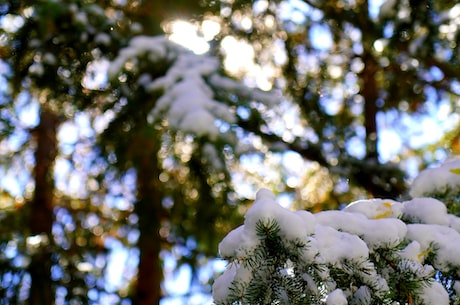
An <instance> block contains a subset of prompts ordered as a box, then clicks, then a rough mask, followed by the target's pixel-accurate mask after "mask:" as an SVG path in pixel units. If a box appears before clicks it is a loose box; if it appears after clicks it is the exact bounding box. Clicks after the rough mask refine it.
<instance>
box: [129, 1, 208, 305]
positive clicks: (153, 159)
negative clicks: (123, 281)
mask: <svg viewBox="0 0 460 305" xmlns="http://www.w3.org/2000/svg"><path fill="white" fill-rule="evenodd" d="M202 12H203V7H201V6H200V4H199V2H193V1H168V0H161V1H158V0H144V1H142V2H141V4H140V5H139V6H137V7H136V8H135V9H134V10H133V11H131V12H130V13H129V14H128V15H130V16H131V17H132V19H133V20H136V21H137V22H139V23H140V24H141V25H142V28H143V34H144V35H150V36H155V35H161V34H164V32H163V29H162V22H166V21H169V20H171V19H173V18H180V17H190V16H191V15H193V14H198V13H202ZM145 126H148V124H147V122H145ZM134 143H135V144H134V145H135V146H136V147H135V148H134V149H135V150H136V152H135V153H133V156H135V157H134V158H135V159H136V160H133V161H134V163H135V164H136V165H135V166H136V172H137V201H136V205H135V212H136V214H137V216H138V217H139V220H138V227H139V240H138V242H137V246H138V249H139V256H140V257H139V265H138V275H137V286H136V296H135V297H134V304H137V305H157V304H159V303H160V299H161V281H162V280H163V268H162V266H161V259H160V251H161V248H162V245H161V244H162V238H161V236H160V233H159V230H160V227H161V221H162V220H163V219H164V218H165V217H166V215H165V213H166V211H165V210H164V209H163V206H162V204H161V201H162V198H163V194H162V189H163V186H162V185H161V182H160V180H159V175H160V173H161V169H160V166H159V164H158V151H159V149H160V148H161V147H160V145H161V139H160V138H159V135H158V134H157V132H156V131H155V130H149V128H148V127H144V129H143V130H142V131H140V132H139V133H138V135H137V138H136V139H134Z"/></svg>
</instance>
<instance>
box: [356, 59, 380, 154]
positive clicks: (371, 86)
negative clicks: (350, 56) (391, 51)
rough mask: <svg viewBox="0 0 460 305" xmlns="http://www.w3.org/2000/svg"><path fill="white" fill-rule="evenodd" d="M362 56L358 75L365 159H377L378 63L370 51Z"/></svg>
mask: <svg viewBox="0 0 460 305" xmlns="http://www.w3.org/2000/svg"><path fill="white" fill-rule="evenodd" d="M364 52H365V54H363V60H364V69H363V71H362V72H361V74H360V77H361V80H362V88H361V95H362V96H363V98H364V127H365V130H366V159H374V160H377V159H378V150H377V132H378V130H377V110H378V108H377V99H378V97H379V86H378V84H377V79H376V76H377V71H378V69H379V67H378V63H377V62H376V61H375V59H374V57H373V56H372V54H371V53H370V51H367V50H365V51H364Z"/></svg>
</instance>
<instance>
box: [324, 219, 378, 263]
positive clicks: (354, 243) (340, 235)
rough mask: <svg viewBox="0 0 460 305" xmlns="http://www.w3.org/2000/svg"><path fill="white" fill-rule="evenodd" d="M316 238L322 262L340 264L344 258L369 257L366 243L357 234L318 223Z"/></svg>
mask: <svg viewBox="0 0 460 305" xmlns="http://www.w3.org/2000/svg"><path fill="white" fill-rule="evenodd" d="M315 239H316V241H317V246H318V249H319V253H320V259H321V262H322V263H327V264H332V265H339V264H341V263H342V262H343V261H344V260H356V259H357V260H364V259H367V258H368V257H369V249H368V248H367V246H366V243H365V242H364V241H363V240H361V239H360V238H359V237H358V236H356V235H353V234H350V233H346V232H340V231H337V230H336V229H333V228H331V227H326V226H322V225H317V226H316V231H315Z"/></svg>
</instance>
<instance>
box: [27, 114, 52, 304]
mask: <svg viewBox="0 0 460 305" xmlns="http://www.w3.org/2000/svg"><path fill="white" fill-rule="evenodd" d="M58 125H59V119H58V117H57V115H56V114H55V113H53V112H52V111H51V110H50V109H47V107H46V106H44V107H42V109H41V113H40V123H39V125H38V126H37V128H36V129H35V130H34V132H35V138H36V145H37V146H36V150H35V176H34V180H35V192H34V197H33V199H32V202H31V207H30V219H29V226H30V233H31V236H39V237H40V239H38V241H40V244H39V245H38V246H37V248H36V249H35V250H36V252H35V253H33V254H32V255H31V262H30V265H29V274H30V278H31V287H30V296H29V304H31V305H47V304H54V290H53V284H52V279H51V265H52V253H51V251H50V249H51V247H50V243H52V242H53V241H52V239H53V237H52V234H51V233H52V226H53V219H54V216H53V191H54V179H53V169H54V160H55V158H56V154H57V138H56V132H57V127H58Z"/></svg>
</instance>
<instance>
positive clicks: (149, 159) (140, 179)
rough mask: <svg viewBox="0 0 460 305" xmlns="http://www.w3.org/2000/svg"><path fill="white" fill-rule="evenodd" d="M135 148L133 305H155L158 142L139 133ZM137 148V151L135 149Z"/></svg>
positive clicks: (159, 216) (160, 215)
mask: <svg viewBox="0 0 460 305" xmlns="http://www.w3.org/2000/svg"><path fill="white" fill-rule="evenodd" d="M134 143H136V145H138V148H137V150H138V157H137V160H136V161H135V162H136V165H137V166H136V167H137V188H138V191H137V202H136V206H135V212H136V214H137V216H138V217H139V221H138V227H139V234H140V235H139V240H138V242H137V246H138V249H139V265H138V275H137V287H136V297H135V300H134V303H135V304H137V305H157V304H159V303H160V299H161V281H162V279H163V269H162V266H161V262H160V251H161V236H160V234H159V230H160V225H161V220H162V219H163V218H164V210H163V207H162V205H161V200H162V189H161V185H160V183H161V182H160V180H159V174H160V169H159V165H158V158H157V154H158V150H159V148H160V145H161V142H160V140H159V139H156V138H155V137H154V136H152V134H148V131H144V132H142V131H140V132H139V134H138V137H137V139H136V140H135V141H134ZM139 147H140V148H141V149H139Z"/></svg>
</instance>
